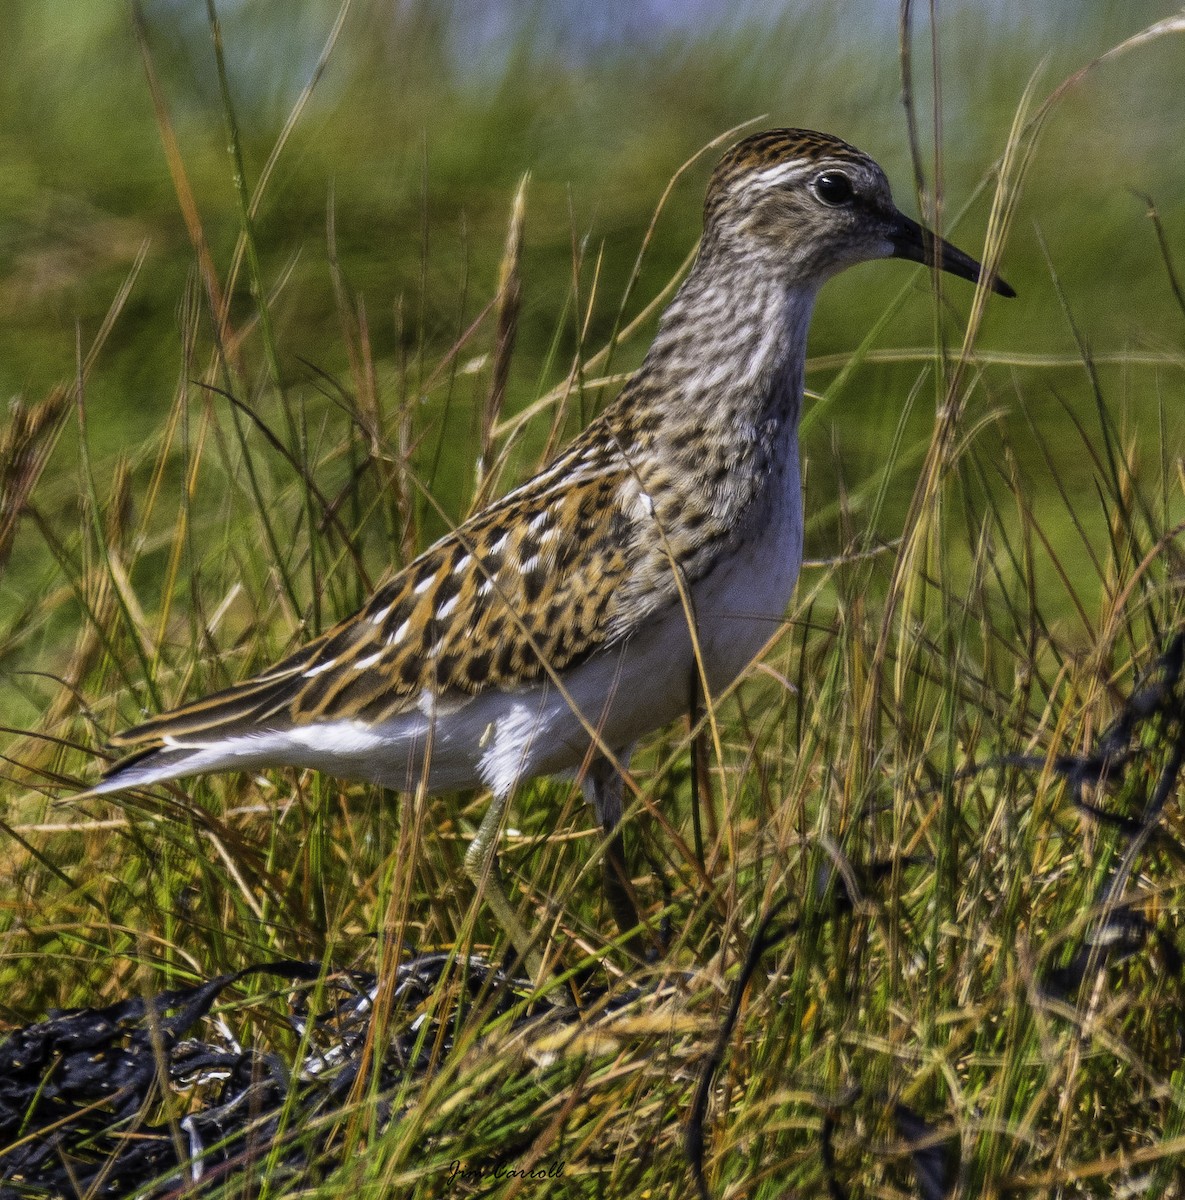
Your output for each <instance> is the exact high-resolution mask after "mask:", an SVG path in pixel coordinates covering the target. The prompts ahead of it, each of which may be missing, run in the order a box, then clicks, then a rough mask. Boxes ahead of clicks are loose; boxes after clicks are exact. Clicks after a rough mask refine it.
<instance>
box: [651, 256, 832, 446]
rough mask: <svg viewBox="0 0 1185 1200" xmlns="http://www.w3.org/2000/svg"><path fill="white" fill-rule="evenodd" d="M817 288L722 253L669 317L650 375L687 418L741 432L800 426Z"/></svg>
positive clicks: (688, 284) (701, 270)
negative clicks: (749, 428)
mask: <svg viewBox="0 0 1185 1200" xmlns="http://www.w3.org/2000/svg"><path fill="white" fill-rule="evenodd" d="M817 290H818V288H817V285H816V284H814V283H810V284H797V285H796V284H793V283H790V282H788V281H787V280H786V279H785V278H784V277H779V276H776V275H772V274H770V275H765V274H763V273H761V271H760V270H755V269H754V268H753V267H752V265H751V264H747V263H746V264H743V265H742V264H733V263H730V262H727V261H722V260H721V257H720V256H714V257H713V259H712V260H710V261H707V262H705V261H702V260H701V261H698V262H697V263H696V266H695V268H694V269H693V270H692V272H691V274H690V275H689V276H688V277H687V279H686V280H685V281H684V283H683V286H682V287H681V288H680V289H679V292H678V294H677V295H676V296H675V299H674V300H673V301H672V302H671V304H670V306H669V307H668V309H667V311H666V313H665V314H664V315H663V318H662V322H661V324H660V326H659V330H658V333H657V335H656V337H655V339H654V344H653V345H652V347H651V349H650V352H649V353H648V354H647V357H646V363H645V364H644V366H643V370H645V371H649V370H652V369H653V370H654V371H655V372H656V373H657V374H659V375H660V376H661V377H662V378H663V380H664V384H665V386H664V387H663V389H662V392H663V396H664V398H665V399H666V401H667V402H668V403H669V404H670V405H672V406H678V408H679V409H681V410H682V412H683V414H684V417H683V419H684V420H688V419H690V420H694V421H698V422H699V423H701V425H703V424H708V425H711V424H712V423H714V422H717V421H723V422H726V423H727V425H728V427H729V428H731V429H732V430H733V431H734V435H735V430H736V429H737V422H739V423H740V425H741V426H742V427H747V426H749V425H750V424H753V425H757V424H761V423H763V422H767V421H771V420H772V421H777V422H779V423H783V422H785V423H789V424H790V425H791V426H795V427H796V426H797V422H798V417H799V413H800V410H801V406H802V387H803V369H804V365H805V362H806V344H807V330H808V327H809V325H810V319H811V313H812V311H813V310H814V305H815V296H816V293H817ZM669 415H673V414H669Z"/></svg>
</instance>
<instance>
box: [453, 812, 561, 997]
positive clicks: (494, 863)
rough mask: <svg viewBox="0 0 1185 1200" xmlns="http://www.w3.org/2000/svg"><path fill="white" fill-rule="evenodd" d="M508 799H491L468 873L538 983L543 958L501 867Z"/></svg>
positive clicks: (467, 860)
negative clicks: (504, 882) (512, 900)
mask: <svg viewBox="0 0 1185 1200" xmlns="http://www.w3.org/2000/svg"><path fill="white" fill-rule="evenodd" d="M506 801H507V796H505V795H498V794H497V793H495V794H494V795H493V796H492V798H491V799H490V803H489V807H488V808H487V809H486V815H485V816H484V817H483V818H482V821H481V825H480V826H479V827H478V830H477V835H476V836H475V837H474V839H473V841H471V842H470V843H469V849H468V850H466V851H465V874H466V875H468V876H469V878H470V879H471V880H472V881H473V886H474V887H475V888H476V889H477V894H478V895H479V896H481V897H483V898H484V899H485V902H486V903H487V904H488V905H489V906H490V908H491V910H492V911H493V913H494V917H495V919H496V920H497V921H498V923H499V924H500V925H501V926H502V928H503V929H504V930H505V931H506V936H507V937H509V938H510V941H511V944H512V945H513V946H514V948H515V950H517V951H518V953H519V955H520V957H521V958H522V960H523V965H524V966H525V967H526V969H527V972H528V974H530V976H531V978H532V979H533V980H535V981H536V983H537V982H538V981H539V980H541V979H542V978H543V959H542V957H541V956H540V954H539V951H538V950H536V949H535V947H534V945H533V943H532V940H531V938H530V936H529V935H528V933H527V931H526V930H525V929H524V928H523V926H522V922H521V921H520V920H519V919H518V914H517V913H516V912H515V911H514V908H513V906H512V905H511V903H510V900H509V898H508V897H507V895H506V889H505V888H504V887H503V886H502V872H501V871H500V870H499V869H498V836H499V834H500V833H501V831H502V814H503V813H504V812H505V811H506Z"/></svg>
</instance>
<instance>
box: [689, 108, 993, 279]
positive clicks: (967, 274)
mask: <svg viewBox="0 0 1185 1200" xmlns="http://www.w3.org/2000/svg"><path fill="white" fill-rule="evenodd" d="M704 245H705V248H706V249H707V251H708V252H709V253H710V252H711V251H712V250H713V249H715V248H719V249H721V250H724V251H726V252H728V253H730V254H733V255H739V256H740V257H741V258H742V259H743V260H744V261H746V262H748V263H750V264H753V265H758V264H760V265H762V266H763V267H767V268H768V267H773V268H774V269H775V270H777V271H779V272H781V273H782V274H783V275H784V277H785V278H786V279H787V281H788V282H793V283H802V284H805V285H814V286H817V285H818V284H820V283H822V282H823V281H824V280H825V279H827V278H829V277H830V276H832V275H834V274H836V273H837V272H838V271H842V270H843V269H844V268H845V267H850V266H853V265H854V264H856V263H860V262H867V261H869V260H870V259H875V258H905V259H909V260H910V261H912V262H924V263H927V264H929V265H931V266H933V265H934V264H935V263H936V262H937V263H939V264H940V265H941V267H942V269H943V270H944V271H949V272H950V273H951V274H952V275H959V276H961V277H962V278H964V279H970V280H972V281H974V282H977V281H978V280H979V277H980V275H981V273H982V268H981V266H980V264H979V263H977V262H976V261H975V259H973V258H971V257H970V255H967V254H964V253H963V251H962V250H959V249H957V248H956V247H955V246H952V245H951V244H950V243H949V242H947V241H944V240H943V239H941V238H936V237H935V236H934V235H933V234H932V233H930V232H929V230H926V229H923V227H922V226H921V225H919V224H918V223H917V222H916V221H914V220H912V219H911V218H910V217H907V216H906V215H905V214H904V213H903V212H901V211H900V210H899V209H898V208H897V206H896V205H895V204H894V203H893V196H892V193H891V192H890V190H889V181H888V180H887V179H886V178H885V173H884V171H882V170H881V169H880V167H879V166H877V164H876V163H875V162H874V161H873V160H872V159H871V158H869V157H868V155H867V154H863V153H861V152H860V151H859V150H857V149H856V148H855V147H854V146H849V145H848V144H847V142H843V141H840V139H839V138H837V137H831V136H830V135H829V134H825V133H815V132H814V131H813V130H809V129H772V130H768V131H766V132H764V133H758V134H754V135H753V136H752V137H748V138H745V140H744V141H742V142H738V143H737V145H735V146H733V148H732V149H731V150H729V151H728V153H727V154H725V156H724V157H723V158H722V159H721V160H720V164H719V165H718V166H717V167H716V170H715V171H714V172H713V174H712V179H711V182H710V183H709V184H708V194H707V200H706V203H705V206H704ZM989 286H990V287H991V288H992V290H993V291H995V292H998V293H999V294H1000V295H1002V296H1013V295H1015V292H1013V290H1012V288H1010V287H1009V286H1008V284H1006V283H1005V282H1004V281H1003V280H1002V279H1000V278H998V277H993V278H992V279H991V280H990V283H989Z"/></svg>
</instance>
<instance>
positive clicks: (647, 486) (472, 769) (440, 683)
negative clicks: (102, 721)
mask: <svg viewBox="0 0 1185 1200" xmlns="http://www.w3.org/2000/svg"><path fill="white" fill-rule="evenodd" d="M848 191H850V196H848V198H847V199H844V198H843V197H844V196H845V195H847V192H848ZM836 197H839V199H838V200H837V199H836ZM894 255H895V256H898V257H906V258H911V259H915V260H919V261H920V260H923V259H925V260H927V261H929V259H930V257H931V247H930V243H929V241H928V235H926V234H924V232H923V231H922V230H921V229H920V227H918V226H917V225H916V224H915V223H913V222H911V221H909V219H908V218H905V217H904V216H902V215H901V214H900V213H899V212H898V211H897V210H896V209H895V208H894V206H893V204H892V200H891V197H890V193H889V187H888V183H887V181H886V180H885V177H884V175H883V173H882V172H881V170H880V168H879V167H877V165H876V164H875V163H874V162H873V161H872V160H871V159H869V158H868V157H867V156H866V155H864V154H862V153H860V152H859V151H858V150H855V149H854V148H852V147H851V146H849V145H847V144H846V143H845V142H842V141H840V140H839V139H837V138H832V137H829V136H827V135H825V134H819V133H813V132H811V131H806V130H774V131H770V132H767V133H762V134H757V135H755V136H754V137H751V138H748V139H746V140H745V141H743V142H741V143H740V144H738V145H737V146H736V147H734V148H733V149H732V150H730V151H729V152H728V153H727V154H726V155H725V156H724V158H723V159H722V160H721V162H720V164H719V166H718V167H717V168H716V171H715V172H714V174H713V176H712V179H711V181H710V183H709V186H708V192H707V199H706V202H705V210H704V235H703V240H702V243H701V247H700V251H699V254H698V257H697V259H696V262H695V265H694V266H693V268H692V270H691V272H690V273H689V275H688V277H687V279H686V280H685V281H684V283H683V285H682V287H681V288H680V290H679V292H678V294H677V295H676V297H675V298H674V300H673V301H672V302H671V304H670V306H669V307H668V309H667V311H666V312H665V314H664V315H663V318H662V320H661V322H660V326H659V330H658V332H657V335H656V337H655V340H654V343H653V345H652V346H651V348H650V351H649V352H648V354H647V356H646V358H645V361H644V362H643V364H642V366H641V368H640V370H639V371H638V372H637V374H636V375H635V376H634V377H633V378H632V379H631V381H630V382H629V383H628V384H627V385H626V386H625V388H624V389H623V390H622V392H621V394H620V395H619V396H618V397H617V399H616V400H615V401H614V402H613V403H612V404H611V405H610V406H609V407H608V408H607V409H606V410H605V411H604V413H603V414H602V415H601V416H600V417H598V418H597V419H596V420H595V421H593V422H592V423H591V424H590V425H589V426H588V427H587V428H586V429H585V430H584V432H583V433H582V434H581V435H580V436H579V437H578V438H577V439H576V440H575V441H574V442H573V443H572V444H571V445H570V446H569V447H568V448H567V449H566V450H564V451H563V452H562V453H561V454H560V455H559V456H558V457H557V458H556V459H555V461H554V462H552V463H551V464H550V465H549V466H548V467H547V468H546V469H545V470H543V471H542V472H541V473H540V474H538V475H536V476H535V477H534V478H533V479H531V480H529V481H528V482H527V483H525V484H523V485H522V486H521V487H519V488H518V489H517V490H515V491H513V492H511V493H510V494H509V495H507V496H506V497H505V498H503V499H502V500H500V501H498V502H496V503H494V504H492V505H491V506H489V507H488V508H486V509H484V510H483V511H481V512H479V513H477V514H476V515H474V516H473V517H471V518H470V519H469V520H467V521H466V522H465V523H464V524H463V525H461V526H460V527H459V528H458V529H457V530H456V531H454V532H453V533H450V534H449V535H447V536H446V537H444V538H442V539H441V540H440V541H439V542H437V543H436V544H435V545H434V546H432V547H430V548H429V549H428V550H426V551H425V552H424V553H423V554H421V555H420V556H419V558H417V559H416V560H415V561H414V562H412V563H411V564H410V565H409V566H407V567H406V568H405V569H404V570H402V571H400V572H399V573H398V574H397V575H395V576H394V577H393V578H392V579H391V580H390V581H389V582H387V583H385V584H384V585H383V586H381V587H380V588H379V589H378V591H377V592H376V593H375V594H374V596H373V597H372V598H371V599H370V600H369V601H368V602H367V604H366V605H365V607H364V608H363V609H362V610H361V611H360V612H358V613H357V614H355V615H354V616H352V617H350V618H348V619H347V620H345V621H343V622H341V623H340V624H338V625H337V626H336V627H334V628H333V629H331V630H329V631H328V632H327V633H325V634H324V635H322V636H321V637H319V638H317V639H315V640H314V641H312V642H310V643H308V644H307V645H306V646H304V647H303V648H302V649H300V650H298V651H297V652H296V653H294V654H292V655H290V656H289V657H288V658H286V659H285V660H283V661H282V662H280V663H278V664H277V665H276V666H275V667H273V668H271V669H270V670H268V671H265V672H263V673H262V674H260V675H258V676H256V677H254V678H252V679H248V680H246V681H244V682H243V683H240V684H237V685H235V686H234V687H232V688H230V689H228V690H226V691H224V692H221V693H218V694H217V695H214V696H210V697H207V698H205V699H202V700H197V701H194V702H193V703H191V704H188V705H185V706H184V707H182V708H180V709H178V710H176V711H174V712H171V713H165V714H163V715H161V716H159V717H156V718H153V719H151V720H149V721H146V722H145V723H144V724H142V725H140V726H138V727H137V728H135V729H132V730H129V731H128V732H126V733H122V734H119V735H117V736H116V737H115V738H114V739H113V742H114V745H115V746H116V747H117V748H119V749H123V750H127V751H129V752H130V757H129V758H127V759H125V760H124V761H123V762H121V763H118V764H117V765H116V766H115V767H114V769H113V770H112V772H111V773H110V774H109V775H108V776H107V777H106V778H105V779H104V780H103V781H102V782H101V783H100V784H99V785H98V786H97V787H96V788H95V789H93V790H94V792H96V793H98V792H108V791H113V790H115V789H117V788H122V787H128V786H131V785H135V784H142V783H149V782H153V781H156V780H160V779H169V778H175V777H178V776H181V775H186V774H191V773H194V772H195V771H208V770H218V769H225V768H234V767H244V766H255V765H261V764H272V765H284V764H288V765H297V766H315V767H323V768H324V769H326V770H330V771H332V772H334V773H337V774H341V775H346V776H354V777H361V778H367V779H374V780H378V781H380V782H383V783H386V784H389V785H392V786H400V787H414V786H415V785H416V783H417V782H418V781H419V780H420V779H421V778H422V777H425V776H426V782H427V784H428V786H429V787H430V788H433V789H438V788H448V787H459V786H465V785H476V784H485V785H487V786H489V787H490V788H491V789H492V790H493V792H494V794H495V797H496V798H497V799H498V801H499V803H498V804H497V806H496V812H500V811H501V801H504V799H505V797H506V796H507V795H508V794H509V793H510V792H511V791H512V790H513V788H514V787H515V785H516V784H517V783H518V782H520V781H521V780H522V779H525V778H530V777H532V776H534V775H537V774H541V773H545V772H554V771H562V770H574V769H577V768H580V767H581V766H582V765H584V766H586V767H587V766H588V765H589V764H590V763H592V762H593V761H594V760H596V759H597V758H598V756H599V754H600V752H601V751H604V750H606V749H607V750H609V751H611V752H612V753H613V754H614V755H615V756H618V757H619V758H620V759H621V760H624V758H625V756H626V754H627V752H628V748H629V746H630V745H631V744H632V742H633V741H634V740H635V739H636V738H637V737H639V736H641V735H642V734H644V733H646V732H648V731H649V730H651V729H653V728H655V727H657V726H658V725H660V724H663V723H664V722H666V721H668V720H670V719H672V718H673V717H674V716H676V715H677V714H678V713H679V712H680V711H683V710H685V708H686V705H687V700H688V696H689V694H690V684H691V678H692V672H693V669H695V666H696V664H695V658H694V652H693V644H694V643H693V638H692V635H691V632H690V624H691V620H690V618H691V616H692V615H693V616H694V623H695V630H696V634H697V638H696V639H694V641H697V642H698V644H699V647H700V650H701V654H702V668H703V670H704V672H705V675H706V678H707V681H708V683H709V686H710V687H711V688H712V689H713V690H714V691H716V690H719V689H721V688H723V687H725V686H727V684H729V683H730V682H731V681H732V680H733V679H734V678H735V677H736V675H737V674H738V673H739V672H740V671H741V670H743V669H744V667H745V666H746V665H747V664H748V663H749V662H750V661H751V660H752V658H753V657H754V655H756V654H757V653H758V651H759V650H760V649H761V647H762V645H763V644H764V643H765V642H766V641H767V640H768V638H769V636H771V635H772V634H773V633H774V632H775V630H776V626H777V621H778V619H779V618H780V617H781V615H782V613H783V611H784V608H785V605H786V603H787V602H788V600H789V597H790V594H791V591H792V589H793V586H794V582H795V579H796V577H797V574H798V568H799V564H800V559H801V538H802V511H801V494H800V484H799V475H798V444H797V426H798V418H799V410H800V405H801V399H802V373H803V364H804V358H805V352H806V337H807V328H808V325H809V321H810V315H811V310H812V307H813V303H814V298H815V295H816V292H817V290H818V288H819V286H820V285H821V284H822V283H823V282H824V281H825V280H826V279H827V278H828V277H829V276H830V275H832V274H834V273H836V272H837V271H839V270H841V269H843V268H844V267H846V266H848V265H851V264H852V263H855V262H859V261H864V260H867V259H872V258H878V257H890V256H894ZM941 256H942V257H941V261H942V265H943V267H944V268H945V269H947V270H951V271H953V272H955V273H957V274H961V275H965V276H967V277H969V278H978V266H977V264H975V263H974V262H973V260H971V259H969V258H967V256H966V255H963V254H961V253H960V252H959V251H957V250H955V249H954V248H953V247H951V246H948V245H946V244H945V243H944V244H942V248H941ZM992 286H993V287H995V288H996V290H998V291H1007V290H1008V289H1007V288H1006V285H1003V284H1000V283H999V282H998V281H993V282H992ZM574 710H578V711H574ZM593 731H596V732H595V733H594V732H593ZM590 778H593V779H594V781H595V782H594V786H593V787H592V788H591V797H590V798H592V799H594V800H595V801H596V803H597V808H598V813H599V815H600V816H601V819H602V821H603V822H604V823H605V825H606V826H607V827H612V825H613V824H614V823H615V820H616V818H617V816H618V815H619V809H620V788H619V787H617V786H615V785H613V784H612V783H610V782H606V780H607V778H608V776H607V774H606V772H605V771H604V770H601V769H597V770H594V771H592V772H591V775H590ZM483 828H484V826H483ZM485 869H486V871H487V872H488V871H489V869H490V867H489V863H486V864H485ZM516 940H517V939H516Z"/></svg>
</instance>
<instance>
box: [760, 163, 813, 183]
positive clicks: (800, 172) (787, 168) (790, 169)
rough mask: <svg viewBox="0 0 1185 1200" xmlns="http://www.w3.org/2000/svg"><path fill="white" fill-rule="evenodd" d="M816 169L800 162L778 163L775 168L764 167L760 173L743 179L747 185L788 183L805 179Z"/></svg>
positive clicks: (811, 165)
mask: <svg viewBox="0 0 1185 1200" xmlns="http://www.w3.org/2000/svg"><path fill="white" fill-rule="evenodd" d="M817 169H818V167H817V164H810V165H807V164H805V163H801V162H788V163H778V165H777V166H776V167H766V168H765V169H764V170H761V171H753V172H752V173H750V174H749V175H746V176H745V177H744V182H745V183H746V184H749V183H763V184H775V183H790V182H792V181H793V180H796V179H805V178H806V177H807V176H808V175H810V174H812V173H813V172H814V171H816V170H817Z"/></svg>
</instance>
